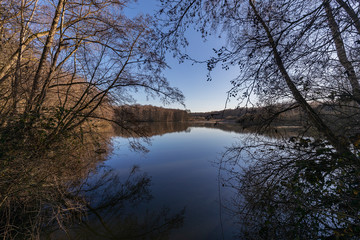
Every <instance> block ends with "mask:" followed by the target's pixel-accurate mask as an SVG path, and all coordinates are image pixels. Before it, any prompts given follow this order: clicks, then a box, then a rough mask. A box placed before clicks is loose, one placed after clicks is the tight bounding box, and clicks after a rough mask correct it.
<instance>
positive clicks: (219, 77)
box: [127, 0, 237, 112]
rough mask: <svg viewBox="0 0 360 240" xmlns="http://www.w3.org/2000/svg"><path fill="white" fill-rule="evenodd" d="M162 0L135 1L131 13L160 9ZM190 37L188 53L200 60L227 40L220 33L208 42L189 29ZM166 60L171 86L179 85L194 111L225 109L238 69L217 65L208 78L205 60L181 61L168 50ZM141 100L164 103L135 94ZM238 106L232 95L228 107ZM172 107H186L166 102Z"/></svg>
mask: <svg viewBox="0 0 360 240" xmlns="http://www.w3.org/2000/svg"><path fill="white" fill-rule="evenodd" d="M159 4H160V2H159V1H158V0H138V1H137V3H134V4H132V5H131V6H129V7H130V10H127V11H128V12H129V13H130V14H136V13H147V14H150V15H152V14H153V13H155V11H156V9H158V6H159ZM188 40H189V43H190V45H189V46H188V48H187V49H186V53H187V54H188V55H189V56H191V57H193V58H195V59H198V60H206V59H207V58H209V56H211V54H214V52H213V50H212V49H213V48H219V47H221V46H222V44H223V43H224V42H223V40H222V39H219V38H217V37H214V38H212V39H211V38H210V39H208V40H207V41H206V42H204V40H203V39H202V38H201V35H200V33H198V32H196V31H195V30H191V29H189V32H188ZM167 63H168V65H169V66H170V69H167V70H165V72H164V75H165V77H166V78H167V79H168V81H169V82H170V85H171V86H174V87H177V88H179V89H180V90H181V91H182V92H183V94H184V95H185V104H186V109H190V110H191V111H192V112H206V111H211V110H222V109H224V107H225V102H226V98H227V91H228V90H229V89H230V88H231V84H230V80H232V79H234V78H235V77H236V72H237V71H236V69H231V70H228V71H226V70H223V69H221V67H217V68H216V69H215V70H213V72H212V75H211V76H212V81H207V73H208V71H207V66H206V64H195V65H192V62H185V63H181V64H180V63H179V61H178V60H177V59H174V58H172V57H171V54H168V57H167ZM134 97H135V99H137V102H138V103H139V104H144V105H145V104H152V105H156V106H163V105H162V104H161V102H160V101H157V100H152V99H149V100H147V99H146V97H144V96H142V94H141V93H140V94H138V95H135V96H134ZM236 106H237V101H236V99H231V101H230V103H228V106H227V108H234V107H236ZM164 107H169V108H183V106H181V105H179V104H171V105H166V106H164Z"/></svg>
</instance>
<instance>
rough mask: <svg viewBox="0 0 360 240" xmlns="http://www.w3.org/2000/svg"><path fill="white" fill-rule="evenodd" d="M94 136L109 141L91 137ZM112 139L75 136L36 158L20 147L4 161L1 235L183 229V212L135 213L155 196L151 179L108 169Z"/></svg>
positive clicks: (80, 235) (89, 235)
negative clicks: (152, 192)
mask: <svg viewBox="0 0 360 240" xmlns="http://www.w3.org/2000/svg"><path fill="white" fill-rule="evenodd" d="M95 137H96V138H101V139H103V140H105V141H103V142H98V141H93V140H90V139H91V138H95ZM109 137H110V135H109V136H91V137H89V138H86V139H83V141H82V143H78V142H76V141H75V140H73V141H72V142H71V144H61V145H59V147H58V148H57V147H56V146H54V147H52V149H51V150H49V151H46V152H44V153H41V154H40V153H37V155H35V154H34V158H32V159H28V158H24V157H22V156H27V155H28V153H24V154H22V151H25V150H23V149H19V150H16V152H14V154H12V155H11V156H12V158H10V157H9V156H10V155H8V156H7V158H5V160H4V161H1V170H0V236H1V237H2V238H3V239H129V238H131V239H144V238H156V239H166V238H167V237H168V235H169V232H170V231H171V230H172V229H174V228H178V227H181V225H182V221H183V212H178V213H173V212H171V211H170V210H169V209H166V208H161V209H152V211H149V212H148V214H147V215H139V214H138V213H137V212H136V211H131V209H136V206H138V205H139V204H142V203H144V202H147V201H150V200H151V198H152V195H151V177H150V176H147V175H146V174H145V173H141V171H139V169H138V168H137V167H134V168H132V169H131V171H130V173H128V174H127V177H126V178H125V179H120V177H119V176H118V174H117V173H115V172H114V171H113V170H112V169H111V168H108V167H104V166H103V165H102V162H103V161H104V160H105V159H106V152H109V151H110V146H109V145H108V144H107V143H106V138H107V139H109ZM75 143H78V145H76V144H75ZM55 150H56V151H55ZM15 153H16V154H15ZM35 156H36V158H35Z"/></svg>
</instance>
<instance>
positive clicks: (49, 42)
mask: <svg viewBox="0 0 360 240" xmlns="http://www.w3.org/2000/svg"><path fill="white" fill-rule="evenodd" d="M65 1H66V0H59V2H58V5H57V7H56V11H55V15H54V18H53V22H52V24H51V27H50V31H49V35H48V37H47V39H46V42H45V46H44V48H43V52H42V54H41V58H40V61H39V66H38V68H37V71H36V73H35V77H34V80H33V85H32V88H31V92H30V96H29V99H28V103H27V108H26V110H27V111H29V110H31V108H32V104H33V101H34V97H35V93H36V90H37V88H38V84H39V80H40V78H41V74H42V72H43V69H44V67H45V63H46V58H47V56H48V54H49V52H50V48H51V45H52V43H53V40H54V37H55V33H56V30H57V26H58V23H59V20H60V16H61V12H62V10H63V6H64V4H65Z"/></svg>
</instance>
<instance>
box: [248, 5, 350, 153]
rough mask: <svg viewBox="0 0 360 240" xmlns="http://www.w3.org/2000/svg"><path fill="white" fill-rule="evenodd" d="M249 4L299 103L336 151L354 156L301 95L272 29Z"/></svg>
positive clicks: (253, 6) (282, 73)
mask: <svg viewBox="0 0 360 240" xmlns="http://www.w3.org/2000/svg"><path fill="white" fill-rule="evenodd" d="M249 4H250V6H251V8H252V10H253V12H254V13H255V16H256V18H257V19H258V21H259V22H260V23H261V25H262V27H263V28H264V30H265V32H266V34H267V38H268V41H269V44H270V46H271V48H272V52H273V55H274V59H275V62H276V64H277V66H278V68H279V70H280V72H281V75H282V76H283V78H284V80H285V82H286V84H287V86H288V88H289V89H290V91H291V93H292V95H293V96H294V98H295V100H296V101H297V102H298V104H299V105H300V106H301V108H302V109H303V110H304V111H305V113H306V114H307V116H308V117H309V119H310V120H311V122H312V123H313V124H314V125H315V127H316V128H317V130H318V131H319V132H320V133H322V134H324V136H325V137H326V138H327V140H328V141H329V142H330V143H331V145H333V147H334V148H335V149H336V151H337V152H338V153H340V154H343V155H346V156H352V155H353V154H352V153H351V151H350V150H349V147H348V144H347V143H345V142H343V141H341V140H340V139H339V138H338V137H336V135H335V134H334V133H333V132H332V131H331V129H330V128H329V127H328V126H327V125H326V124H325V123H324V121H323V120H322V119H321V118H320V117H319V115H318V114H317V113H316V112H315V111H314V109H313V108H312V107H311V106H310V105H309V104H308V103H307V101H306V100H305V99H304V97H303V96H302V95H301V93H300V92H299V90H298V89H297V88H296V86H295V84H294V83H293V81H292V80H291V78H290V76H289V74H288V72H287V70H286V68H285V66H284V64H283V62H282V58H281V56H280V54H279V52H278V50H277V46H276V43H275V41H274V38H273V36H272V34H271V32H270V29H269V28H268V26H267V25H266V23H265V22H264V20H263V19H262V17H261V16H260V14H259V12H258V11H257V9H256V7H255V5H254V1H253V0H249Z"/></svg>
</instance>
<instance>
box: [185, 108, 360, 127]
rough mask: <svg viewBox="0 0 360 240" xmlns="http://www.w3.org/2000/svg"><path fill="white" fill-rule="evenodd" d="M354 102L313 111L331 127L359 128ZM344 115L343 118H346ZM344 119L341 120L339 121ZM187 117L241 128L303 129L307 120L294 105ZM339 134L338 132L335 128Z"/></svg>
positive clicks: (227, 110)
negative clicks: (343, 124) (229, 122)
mask: <svg viewBox="0 0 360 240" xmlns="http://www.w3.org/2000/svg"><path fill="white" fill-rule="evenodd" d="M354 104H355V103H354V102H336V103H330V104H329V103H312V104H311V105H312V108H313V109H314V110H315V111H316V112H317V113H318V114H319V116H320V117H321V118H323V119H324V120H325V121H327V122H334V123H336V124H334V126H338V127H339V128H342V127H343V126H342V124H341V123H343V122H344V121H346V123H347V124H350V123H351V125H352V126H353V125H354V126H358V125H359V121H358V118H357V117H354V116H358V115H357V114H360V113H359V110H358V109H357V108H356V107H355V105H354ZM345 116H346V118H345ZM340 117H341V118H345V120H344V119H342V120H340V119H339V118H340ZM190 118H191V120H193V121H199V120H200V121H201V120H211V119H213V120H219V121H232V122H237V123H239V124H241V125H242V126H244V127H251V126H260V125H263V126H266V125H272V126H304V125H307V122H308V119H307V117H306V115H305V114H304V113H303V111H302V109H301V108H300V107H299V106H298V105H297V104H296V103H286V104H277V105H272V106H265V107H253V108H237V109H226V110H222V111H212V112H202V113H191V114H190ZM335 131H339V129H335Z"/></svg>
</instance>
